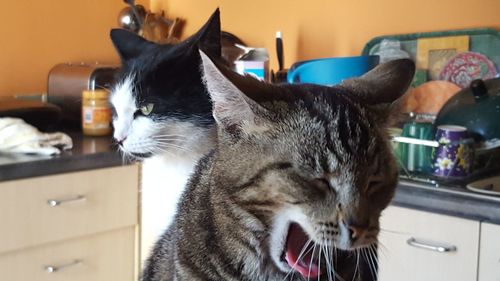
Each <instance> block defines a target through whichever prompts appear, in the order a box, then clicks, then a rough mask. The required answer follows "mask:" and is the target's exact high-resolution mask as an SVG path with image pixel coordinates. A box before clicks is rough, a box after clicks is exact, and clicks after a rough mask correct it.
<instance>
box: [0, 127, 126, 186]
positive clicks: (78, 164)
mask: <svg viewBox="0 0 500 281" xmlns="http://www.w3.org/2000/svg"><path fill="white" fill-rule="evenodd" d="M69 135H70V136H71V138H72V139H73V149H71V150H67V151H64V152H62V153H61V154H60V155H56V156H40V155H22V154H0V181H8V180H15V179H23V178H30V177H37V176H45V175H52V174H60V173H67V172H75V171H82V170H91V169H98V168H106V167H113V166H120V165H123V164H124V163H126V162H125V160H124V159H123V158H122V156H121V155H120V154H119V152H117V151H116V149H115V148H114V147H113V144H112V141H111V137H110V136H107V137H86V136H83V135H82V134H81V133H69Z"/></svg>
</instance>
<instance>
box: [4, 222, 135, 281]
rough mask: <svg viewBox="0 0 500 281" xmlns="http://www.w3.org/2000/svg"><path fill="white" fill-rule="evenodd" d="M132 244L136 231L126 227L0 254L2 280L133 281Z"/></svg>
mask: <svg viewBox="0 0 500 281" xmlns="http://www.w3.org/2000/svg"><path fill="white" fill-rule="evenodd" d="M135 241H136V240H135V227H127V228H122V229H119V230H113V231H111V232H105V233H101V234H94V235H91V236H86V237H83V238H79V239H73V240H65V241H62V242H57V243H52V244H46V245H43V246H40V247H34V248H30V249H26V250H21V251H15V252H9V253H6V254H0V273H1V275H2V278H1V279H2V280H9V281H27V280H36V281H46V280H47V281H49V280H50V281H109V280H123V281H127V280H129V281H133V280H135V276H136V272H137V270H136V250H135V249H136V245H135ZM47 267H52V269H53V272H49V271H50V270H49V269H48V268H47Z"/></svg>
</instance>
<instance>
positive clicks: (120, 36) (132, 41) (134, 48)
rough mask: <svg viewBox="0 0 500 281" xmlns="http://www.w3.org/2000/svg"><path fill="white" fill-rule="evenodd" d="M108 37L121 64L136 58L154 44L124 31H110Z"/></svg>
mask: <svg viewBox="0 0 500 281" xmlns="http://www.w3.org/2000/svg"><path fill="white" fill-rule="evenodd" d="M110 37H111V41H113V45H114V46H115V49H116V51H117V52H118V55H119V56H120V59H121V60H122V62H125V61H128V60H130V59H133V58H136V57H138V56H139V55H140V54H141V53H142V52H144V50H145V49H147V48H148V47H149V46H152V45H154V43H152V42H149V41H147V40H146V39H144V38H142V37H141V36H139V35H137V34H135V33H133V32H131V31H128V30H125V29H112V30H111V32H110Z"/></svg>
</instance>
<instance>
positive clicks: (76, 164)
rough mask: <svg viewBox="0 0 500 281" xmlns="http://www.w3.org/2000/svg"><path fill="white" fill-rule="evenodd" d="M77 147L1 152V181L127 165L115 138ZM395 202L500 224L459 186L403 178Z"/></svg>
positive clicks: (492, 202)
mask: <svg viewBox="0 0 500 281" xmlns="http://www.w3.org/2000/svg"><path fill="white" fill-rule="evenodd" d="M70 136H71V137H72V138H73V149H72V150H69V151H65V152H63V153H61V154H60V155H58V156H53V157H50V156H37V155H5V154H0V181H8V180H15V179H23V178H30V177H37V176H45V175H52V174H59V173H67V172H75V171H82V170H91V169H98V168H106V167H113V166H120V165H123V164H126V162H125V160H124V159H123V158H122V156H121V155H120V153H119V152H117V151H116V149H115V147H114V146H113V145H112V141H111V137H84V136H83V135H82V134H81V133H70ZM392 204H393V205H396V206H401V207H407V208H412V209H418V210H422V211H428V212H432V213H440V214H445V215H451V216H456V217H462V218H466V219H471V220H479V221H484V222H491V223H496V224H500V197H494V196H488V195H481V194H478V193H474V192H471V191H468V190H466V189H465V188H459V187H451V186H450V187H448V186H441V187H434V186H431V185H426V184H422V183H415V182H411V181H407V180H401V181H400V183H399V185H398V189H397V191H396V195H395V197H394V199H393V202H392Z"/></svg>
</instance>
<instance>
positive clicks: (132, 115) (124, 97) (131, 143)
mask: <svg viewBox="0 0 500 281" xmlns="http://www.w3.org/2000/svg"><path fill="white" fill-rule="evenodd" d="M220 35H221V30H220V19H219V10H218V9H217V10H216V11H215V12H214V13H213V14H212V16H211V17H210V19H209V20H208V21H207V23H206V24H205V25H204V26H203V27H202V28H201V29H200V30H199V31H198V32H197V33H196V34H194V35H193V36H191V37H190V38H188V39H187V40H185V41H183V42H181V43H179V44H175V45H170V44H164V45H163V44H162V45H160V44H156V43H153V42H150V41H147V40H145V39H143V38H142V37H141V36H139V35H137V34H135V33H132V32H129V31H127V30H123V29H114V30H112V31H111V39H112V41H113V44H114V46H115V48H116V50H117V51H118V54H119V55H120V58H121V61H122V69H121V73H120V75H119V77H118V78H117V83H116V85H115V87H114V89H113V90H112V93H111V104H112V106H113V108H114V116H113V126H114V138H115V139H116V141H117V143H118V144H119V147H120V150H121V151H122V152H123V153H124V154H125V155H127V156H131V157H134V158H147V157H150V156H152V155H161V154H166V155H167V156H169V157H172V158H179V157H180V158H187V160H188V161H187V162H188V163H191V164H192V165H194V164H193V163H194V162H196V160H198V159H199V158H200V157H201V156H202V155H203V154H205V153H206V152H208V150H210V149H211V148H212V147H213V144H214V139H215V129H214V120H213V117H212V106H211V103H210V99H209V97H208V95H207V93H206V89H205V86H204V85H203V83H202V79H201V75H202V74H201V71H200V67H199V65H200V63H201V59H200V55H199V53H198V47H201V48H203V49H204V50H207V52H209V53H210V54H211V55H213V56H215V57H220V56H221V43H220Z"/></svg>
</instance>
